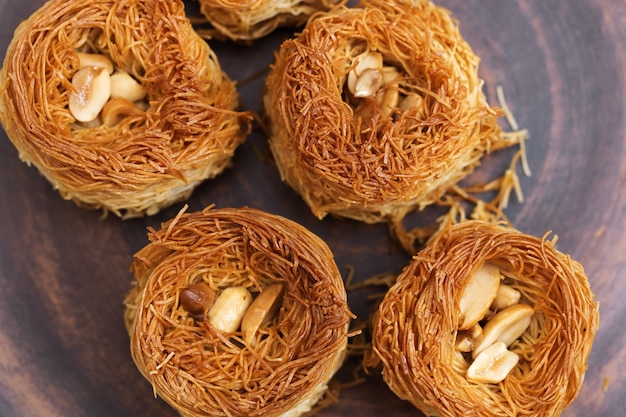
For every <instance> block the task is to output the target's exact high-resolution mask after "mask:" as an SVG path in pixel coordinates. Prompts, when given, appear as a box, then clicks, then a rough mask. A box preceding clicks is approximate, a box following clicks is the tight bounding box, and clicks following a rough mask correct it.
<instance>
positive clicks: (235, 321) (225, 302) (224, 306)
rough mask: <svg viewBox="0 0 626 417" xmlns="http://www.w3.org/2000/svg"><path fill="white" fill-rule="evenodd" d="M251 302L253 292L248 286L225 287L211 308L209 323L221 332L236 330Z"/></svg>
mask: <svg viewBox="0 0 626 417" xmlns="http://www.w3.org/2000/svg"><path fill="white" fill-rule="evenodd" d="M251 302H252V294H250V291H248V290H247V289H246V288H244V287H228V288H225V289H224V290H222V292H221V293H220V295H219V296H218V297H217V300H215V304H213V307H211V309H210V310H209V313H208V317H209V323H210V324H211V325H212V326H213V327H215V328H216V329H217V330H219V331H220V332H224V333H231V332H235V331H237V329H239V325H240V324H241V320H242V319H243V316H244V314H245V312H246V309H247V308H248V306H249V305H250V303H251Z"/></svg>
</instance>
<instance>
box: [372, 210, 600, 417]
mask: <svg viewBox="0 0 626 417" xmlns="http://www.w3.org/2000/svg"><path fill="white" fill-rule="evenodd" d="M554 243H555V239H553V240H552V241H548V240H547V236H544V237H543V238H537V237H534V236H530V235H527V234H523V233H521V232H519V231H517V230H514V229H511V228H509V227H505V226H502V225H497V224H493V223H486V222H481V221H476V220H472V221H466V222H461V223H458V224H456V225H452V226H449V227H448V228H445V229H444V230H443V231H442V232H440V234H438V235H435V237H434V238H433V240H432V241H431V242H430V243H429V244H428V245H427V246H426V247H425V248H424V249H423V250H421V251H420V252H418V253H417V255H416V256H415V257H414V258H413V260H412V261H411V263H410V264H409V265H408V266H407V267H406V268H405V269H404V270H403V271H402V273H401V274H400V275H399V276H398V278H397V282H396V284H395V285H394V286H393V287H392V288H391V289H390V290H389V291H388V293H387V294H386V295H385V298H384V299H383V301H382V302H381V304H380V306H379V308H378V310H377V312H376V313H375V315H374V318H373V336H372V338H373V352H372V355H371V357H370V358H369V359H368V362H369V364H368V365H369V366H370V367H372V366H373V367H376V366H377V365H382V375H383V378H384V380H385V382H386V383H387V384H388V385H389V387H390V388H391V390H392V391H393V392H395V393H396V395H398V397H400V398H402V399H404V400H408V401H410V402H411V403H412V404H413V405H415V406H416V407H417V408H419V409H420V410H421V411H422V412H423V413H424V414H426V415H428V416H450V417H451V416H461V415H480V416H528V417H530V416H533V417H535V416H558V415H559V414H560V413H561V412H562V411H563V409H565V408H566V407H567V406H568V405H569V404H570V403H571V402H572V401H573V400H574V398H575V397H576V395H577V394H578V392H579V390H580V388H581V386H582V383H583V378H584V374H585V371H586V369H587V358H588V356H589V353H590V351H591V347H592V344H593V340H594V336H595V333H596V330H597V329H598V324H599V313H598V303H597V302H596V300H595V297H594V295H593V293H592V291H591V289H590V286H589V282H588V280H587V277H586V275H585V272H584V270H583V267H582V266H581V265H580V264H579V263H578V262H576V261H575V260H573V259H571V258H570V256H568V255H566V254H563V253H561V252H559V251H558V250H557V249H556V248H555V245H554Z"/></svg>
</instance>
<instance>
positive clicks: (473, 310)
mask: <svg viewBox="0 0 626 417" xmlns="http://www.w3.org/2000/svg"><path fill="white" fill-rule="evenodd" d="M501 278H502V276H501V274H500V270H499V269H498V267H496V266H494V265H491V264H488V263H485V264H483V265H482V266H481V267H480V268H479V269H478V270H477V271H476V272H474V274H473V275H472V277H471V278H470V280H469V282H468V284H467V285H466V287H465V289H464V290H463V294H462V295H461V301H460V303H459V330H467V329H470V328H472V327H473V326H474V325H475V324H476V323H478V322H479V321H480V320H482V319H483V318H484V317H485V315H486V313H487V311H488V310H489V307H490V306H491V304H492V303H493V300H494V299H495V298H496V294H497V293H498V287H499V286H500V280H501Z"/></svg>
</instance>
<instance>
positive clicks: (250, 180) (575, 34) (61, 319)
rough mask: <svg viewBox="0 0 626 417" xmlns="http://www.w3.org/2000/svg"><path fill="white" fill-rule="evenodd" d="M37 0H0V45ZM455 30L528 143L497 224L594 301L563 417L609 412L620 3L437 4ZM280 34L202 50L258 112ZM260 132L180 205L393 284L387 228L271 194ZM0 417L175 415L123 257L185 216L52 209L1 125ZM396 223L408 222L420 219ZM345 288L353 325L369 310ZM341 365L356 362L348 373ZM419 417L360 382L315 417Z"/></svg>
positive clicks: (279, 187) (618, 206) (616, 279)
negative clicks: (240, 218)
mask: <svg viewBox="0 0 626 417" xmlns="http://www.w3.org/2000/svg"><path fill="white" fill-rule="evenodd" d="M41 4H42V1H41V0H31V1H24V2H20V3H19V6H18V3H17V2H14V1H8V0H0V31H1V32H0V52H1V55H2V56H4V53H5V51H6V48H7V45H8V43H9V41H10V39H11V37H12V36H13V30H14V29H15V27H16V26H17V24H18V23H19V22H20V20H22V19H25V18H27V17H28V16H29V15H30V14H31V13H32V12H33V11H34V10H36V8H38V7H39V6H40V5H41ZM439 4H441V5H443V6H446V7H448V8H450V9H451V10H452V11H453V13H454V16H455V17H456V18H457V19H458V20H459V21H460V25H461V32H462V33H463V35H464V36H465V38H466V39H467V40H468V41H469V42H470V44H471V45H472V46H473V48H474V50H475V51H476V53H477V54H478V55H479V56H480V57H481V59H482V61H481V67H480V72H481V76H482V77H483V78H484V79H485V82H486V84H485V92H486V93H487V95H488V97H489V100H490V101H491V102H492V103H493V104H496V96H495V89H496V86H498V85H501V86H502V87H503V88H504V91H505V93H506V97H507V101H508V103H509V106H510V107H511V109H512V110H513V112H514V114H515V116H516V117H517V119H518V122H519V123H520V125H521V126H522V127H523V128H526V129H528V131H529V132H530V140H529V141H528V154H529V160H530V166H531V169H532V176H531V177H523V176H522V187H523V191H524V201H523V202H517V201H515V200H513V201H512V203H511V205H510V206H509V208H508V209H507V212H506V214H507V215H508V216H509V218H510V220H511V221H512V222H513V224H514V225H515V226H516V227H518V228H519V229H521V230H522V231H524V232H527V233H531V234H535V235H543V234H544V233H546V232H548V231H552V232H553V233H555V234H557V235H558V236H559V244H558V245H559V249H560V250H562V251H564V252H567V253H570V254H571V255H572V257H573V258H575V259H577V260H579V261H580V262H582V263H583V265H584V266H585V268H586V271H587V274H588V276H589V279H590V282H591V285H592V288H593V289H594V291H595V293H596V295H597V297H598V299H599V301H600V305H601V328H600V331H599V332H598V334H597V337H596V343H595V345H594V349H593V351H592V354H591V357H590V360H589V370H588V372H587V376H586V380H585V384H584V386H583V388H582V391H581V393H580V395H579V397H578V399H577V400H576V401H575V402H574V403H573V404H572V406H571V407H569V408H568V409H567V410H566V412H565V414H564V415H566V416H568V417H573V416H580V417H583V416H585V417H586V416H600V415H601V416H618V415H619V416H621V415H623V409H624V405H626V401H625V400H624V394H626V377H625V376H624V375H626V374H625V373H624V372H623V370H624V369H626V332H625V331H624V330H623V329H624V320H625V319H626V303H625V302H624V300H625V299H626V279H625V277H626V139H625V138H626V100H625V99H624V97H626V78H625V75H624V74H626V42H625V39H626V3H624V2H623V1H622V0H577V1H575V2H538V1H516V2H513V1H508V2H503V1H500V0H468V1H463V2H461V1H454V0H440V2H439ZM290 35H291V33H290V32H287V31H280V32H277V33H275V34H274V35H272V36H270V37H268V38H266V39H263V40H261V41H259V42H256V43H255V44H254V45H252V46H242V45H235V44H233V43H229V42H213V41H212V42H211V45H212V46H213V47H214V49H215V50H216V52H217V53H218V56H219V58H220V61H221V63H222V65H223V67H224V69H225V70H226V71H227V72H228V73H229V74H230V75H231V77H233V78H235V79H237V80H239V81H240V89H241V94H242V95H243V97H244V102H245V103H244V104H245V107H246V108H248V109H252V110H255V111H260V106H261V101H260V93H261V89H262V86H263V77H264V74H265V73H264V72H263V70H264V69H266V68H267V66H268V65H269V64H270V63H271V61H272V59H273V51H274V50H275V49H276V48H277V47H278V46H279V45H280V42H281V40H282V39H284V38H285V37H287V36H290ZM266 151H267V147H266V144H265V138H264V136H263V134H262V132H261V131H260V130H258V129H257V130H255V132H254V133H253V134H252V135H251V136H250V137H249V139H248V141H247V142H246V143H245V145H243V146H242V147H241V148H240V150H239V151H238V152H237V155H236V158H235V165H234V167H233V168H232V169H230V170H228V171H227V172H226V173H225V174H224V175H222V176H220V177H219V178H217V179H215V180H213V181H210V182H207V183H205V184H204V185H202V186H201V187H200V188H198V189H197V191H196V192H195V193H194V195H193V196H192V198H191V199H190V200H189V202H188V203H189V206H190V210H199V209H201V208H203V207H205V206H207V205H209V204H212V203H215V204H216V205H217V206H219V207H228V206H233V207H237V206H243V205H249V206H252V207H257V208H260V209H264V210H267V211H270V212H273V213H277V214H281V215H283V216H286V217H289V218H291V219H294V220H296V221H298V222H300V223H301V224H303V225H304V226H306V227H308V228H309V229H311V230H312V231H314V232H315V233H317V234H318V235H320V236H321V237H322V238H324V239H325V240H326V241H327V242H328V244H329V246H330V247H331V249H332V250H333V251H334V253H335V255H336V259H337V263H338V265H339V266H340V268H341V269H342V271H343V272H344V273H345V274H346V275H347V274H348V266H352V267H354V271H355V275H354V279H355V281H357V282H358V281H361V280H364V279H365V278H367V277H369V276H372V275H374V274H379V273H385V272H392V273H397V272H399V270H400V269H401V268H402V267H403V266H404V265H405V263H407V262H408V260H409V256H408V255H407V254H406V253H403V252H402V251H401V250H399V249H393V247H394V245H393V242H392V241H391V239H390V238H389V236H388V231H387V228H386V226H384V225H376V226H368V225H363V224H359V223H356V222H353V221H340V220H335V219H331V218H328V219H325V220H323V221H319V220H317V219H315V218H314V217H313V216H312V215H311V214H310V212H309V210H308V208H307V207H306V206H305V205H304V203H303V202H302V201H301V199H300V198H299V197H298V196H296V195H295V194H294V193H293V192H292V191H291V189H289V188H288V187H287V186H286V185H285V184H283V183H281V181H280V179H279V177H278V173H277V171H276V169H275V167H274V166H272V164H271V163H268V162H267V160H266V159H264V158H262V157H261V155H263V154H264V153H265V152H266ZM510 157H511V153H510V152H509V153H507V152H506V151H505V152H499V153H497V154H493V155H490V156H489V157H487V158H486V159H485V160H484V162H483V165H482V166H481V167H480V168H479V170H478V171H477V172H476V174H475V178H478V179H481V178H491V177H492V176H494V175H497V174H498V173H501V172H502V171H503V170H504V168H505V167H506V165H507V164H508V161H509V159H510ZM0 161H1V163H0V170H1V171H0V195H1V196H2V197H1V198H0V242H1V243H0V244H1V245H2V250H1V252H0V254H1V255H0V320H1V321H0V323H1V327H0V415H2V416H4V417H17V416H20V417H22V416H33V415H37V416H90V417H98V416H137V415H141V416H151V415H154V416H156V415H158V416H176V415H177V414H176V413H175V412H174V411H173V410H172V409H171V408H170V407H169V406H167V405H166V404H165V403H164V402H162V401H161V400H159V399H155V398H154V396H153V394H152V389H151V387H150V386H149V384H148V383H147V382H146V381H145V380H144V379H143V378H142V377H141V376H140V374H139V372H138V371H137V370H136V368H135V366H134V364H133V362H132V360H131V357H130V354H129V343H128V336H127V334H126V331H125V329H124V325H123V321H122V311H123V308H124V306H123V304H122V300H123V298H124V295H125V294H126V292H127V291H128V289H129V288H130V281H131V279H132V277H131V275H130V273H129V265H130V262H131V258H132V255H133V253H134V252H136V251H137V250H138V249H140V248H141V247H142V246H144V245H145V244H146V243H147V239H146V227H147V226H153V227H158V226H159V224H160V223H161V222H162V221H164V220H167V219H169V218H171V217H172V216H173V215H175V213H176V212H177V211H178V210H180V208H181V206H182V205H176V206H175V207H172V208H170V209H167V210H165V211H163V212H161V213H160V214H158V215H156V216H154V217H150V218H144V219H135V220H128V221H121V220H119V219H117V218H113V217H109V218H105V219H101V218H100V213H98V212H90V211H85V210H82V209H79V208H77V207H76V206H74V205H73V204H72V203H69V202H66V201H64V200H62V199H61V198H60V197H59V196H58V194H57V193H56V192H55V191H54V190H52V188H51V186H50V185H49V184H48V182H46V180H45V179H44V178H43V177H42V176H40V175H39V174H38V172H37V171H36V170H35V169H34V168H31V167H28V166H26V165H25V164H23V163H22V162H20V160H19V159H18V156H17V151H16V150H15V148H14V147H13V146H12V144H11V142H10V141H9V140H8V138H7V137H6V134H5V133H4V131H1V132H0ZM425 215H426V214H422V213H416V214H414V215H411V216H409V218H408V219H407V223H409V224H418V223H420V221H421V218H422V217H421V216H425ZM366 295H367V294H365V292H364V291H354V292H351V293H350V302H351V306H352V308H353V310H354V312H355V313H357V314H358V315H359V316H360V317H361V318H362V319H366V318H367V314H368V312H369V310H370V307H371V305H370V304H369V303H368V300H367V296H366ZM348 366H351V364H348ZM343 415H359V416H366V417H367V416H380V415H386V416H391V415H393V416H415V415H419V413H417V412H416V410H415V409H413V407H411V406H410V405H409V404H408V403H406V402H403V401H401V400H399V399H397V398H396V397H395V396H394V395H393V394H392V393H391V392H390V391H389V390H388V389H387V387H386V385H384V383H382V382H381V380H380V379H379V377H377V376H375V375H372V376H370V377H368V378H367V380H366V382H364V383H362V384H360V385H357V386H354V387H351V388H344V389H343V390H342V392H341V396H340V401H339V402H338V403H336V404H334V405H332V406H330V407H328V408H326V409H324V410H322V411H321V412H320V413H319V414H318V416H320V417H331V416H343Z"/></svg>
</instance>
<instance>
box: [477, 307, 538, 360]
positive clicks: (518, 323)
mask: <svg viewBox="0 0 626 417" xmlns="http://www.w3.org/2000/svg"><path fill="white" fill-rule="evenodd" d="M533 313H534V310H533V308H532V307H531V306H529V305H527V304H516V305H513V306H511V307H508V308H506V309H504V310H502V311H500V312H498V313H496V314H495V315H494V316H493V317H492V318H491V319H490V320H489V321H488V322H487V324H485V326H484V327H483V337H482V340H481V341H480V343H479V344H478V345H477V346H476V348H475V349H474V351H473V352H472V356H473V357H474V358H476V357H477V356H478V355H479V354H480V353H481V352H482V351H483V350H485V349H487V348H488V347H489V346H491V345H493V344H495V343H498V342H502V343H504V345H505V346H506V347H508V346H510V345H511V344H512V343H513V342H514V341H515V340H517V339H518V338H519V337H520V336H521V335H522V334H524V332H525V331H526V329H527V328H528V326H529V325H530V320H531V317H532V315H533Z"/></svg>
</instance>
